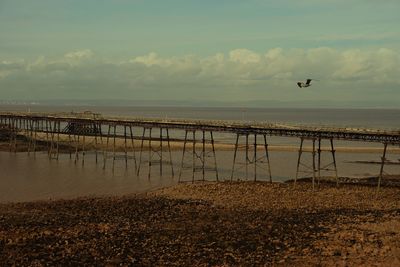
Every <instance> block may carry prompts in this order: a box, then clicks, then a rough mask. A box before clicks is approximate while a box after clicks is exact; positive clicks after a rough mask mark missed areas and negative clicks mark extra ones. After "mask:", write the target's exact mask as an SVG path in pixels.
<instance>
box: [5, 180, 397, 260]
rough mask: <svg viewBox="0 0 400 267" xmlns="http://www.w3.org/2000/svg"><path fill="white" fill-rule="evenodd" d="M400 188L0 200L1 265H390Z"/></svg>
mask: <svg viewBox="0 0 400 267" xmlns="http://www.w3.org/2000/svg"><path fill="white" fill-rule="evenodd" d="M399 191H400V189H399V188H389V187H384V188H381V190H380V192H379V193H378V194H376V188H375V187H367V186H357V185H353V186H350V185H341V186H339V187H338V188H336V187H335V186H332V185H328V184H321V185H320V187H318V188H317V189H316V190H315V191H312V188H311V186H310V184H309V183H298V184H297V185H296V187H295V188H294V187H293V185H292V184H281V183H273V184H269V183H261V182H260V183H253V182H237V183H229V182H223V183H214V182H210V183H194V184H184V183H181V184H178V185H175V186H172V187H168V188H164V189H158V190H155V191H152V192H147V193H144V194H137V195H128V196H115V197H84V198H78V199H73V200H57V201H40V202H25V203H10V204H2V205H0V229H1V230H0V247H1V250H0V251H1V254H0V261H1V262H3V264H5V265H35V266H41V265H65V264H67V265H76V264H77V265H81V266H89V265H96V264H98V265H107V266H117V265H128V264H130V265H141V266H150V265H179V266H209V265H212V266H238V265H240V266H254V265H277V266H305V265H307V266H360V265H363V266H377V265H380V266H395V265H398V264H399V263H400V262H399V259H400V250H399V247H400V246H399V245H400V231H399V229H400V227H399V226H400V194H399Z"/></svg>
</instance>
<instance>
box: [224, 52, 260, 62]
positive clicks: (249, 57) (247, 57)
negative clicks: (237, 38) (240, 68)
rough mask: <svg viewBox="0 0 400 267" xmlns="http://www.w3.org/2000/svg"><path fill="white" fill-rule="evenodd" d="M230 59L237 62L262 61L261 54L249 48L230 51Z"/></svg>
mask: <svg viewBox="0 0 400 267" xmlns="http://www.w3.org/2000/svg"><path fill="white" fill-rule="evenodd" d="M229 59H230V60H231V61H233V62H237V63H243V64H247V63H258V62H260V59H261V56H260V55H259V54H257V53H255V52H253V51H251V50H247V49H235V50H232V51H230V52H229Z"/></svg>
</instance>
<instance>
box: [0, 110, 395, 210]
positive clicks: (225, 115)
mask: <svg viewBox="0 0 400 267" xmlns="http://www.w3.org/2000/svg"><path fill="white" fill-rule="evenodd" d="M83 111H92V112H95V113H100V114H101V115H103V116H113V117H125V118H127V117H129V118H163V119H192V120H230V121H236V122H243V123H248V124H251V123H252V122H268V123H279V124H285V125H308V126H331V127H348V128H373V129H381V130H392V131H400V109H359V108H357V109H324V108H243V107H240V108H233V107H229V108H228V107H226V108H217V107H171V106H166V107H160V106H158V107H142V106H82V105H80V106H71V105H68V106H67V105H57V106H48V105H0V112H31V113H35V112H51V113H57V112H83ZM183 135H184V133H183V132H181V131H176V132H174V133H172V136H175V137H182V136H183ZM214 138H215V142H216V143H217V144H218V143H233V142H234V139H235V136H234V135H232V134H226V133H216V134H215V135H214ZM242 142H243V140H242ZM267 142H268V144H269V145H271V146H274V145H277V146H291V147H298V146H299V142H300V140H299V139H298V138H284V137H268V138H267ZM305 145H309V144H305ZM328 145H329V144H328V143H323V144H322V146H323V147H328ZM335 146H338V147H374V148H383V145H382V144H377V143H364V142H357V141H352V142H350V141H337V142H335ZM154 153H156V152H154ZM171 154H172V167H171V165H168V164H164V166H163V172H162V174H160V171H159V165H157V164H152V165H153V166H152V167H151V169H149V167H148V165H149V164H148V162H146V159H144V160H143V165H142V166H141V172H140V173H139V175H137V173H136V172H135V168H134V163H133V160H132V158H131V159H130V160H129V162H128V165H126V164H125V160H124V159H123V158H122V157H117V160H116V161H115V163H114V164H115V165H114V168H112V166H111V165H112V164H111V163H110V162H111V161H110V160H109V159H108V160H107V165H106V168H105V169H103V164H102V163H101V164H100V163H99V162H102V160H99V162H97V163H96V161H95V155H94V153H88V154H87V155H86V156H85V163H84V165H83V164H82V163H81V161H78V162H75V161H74V159H73V157H72V159H71V158H70V157H69V154H61V155H60V157H59V160H58V161H56V160H54V159H53V160H50V159H49V157H48V155H47V153H46V152H38V153H36V155H34V156H33V155H32V154H30V155H28V153H27V152H17V153H10V152H0V202H1V203H7V202H24V201H37V200H56V199H70V198H76V197H87V196H89V197H97V196H110V195H111V196H116V195H118V196H119V195H126V194H140V193H144V192H148V191H151V190H155V189H158V188H162V187H166V186H172V185H175V184H177V183H178V179H179V176H180V177H181V178H180V180H181V181H184V182H191V181H192V179H193V178H194V179H195V180H202V171H201V170H199V171H197V172H195V176H194V177H193V173H192V169H191V167H192V166H191V164H192V162H191V159H190V158H188V155H186V156H185V157H184V160H183V162H184V168H183V169H182V171H181V168H180V167H181V164H182V151H172V153H171ZM233 154H234V153H233V151H227V150H222V149H218V148H217V150H216V154H215V160H214V157H213V154H212V153H207V157H206V171H205V180H209V181H215V180H216V177H217V173H216V171H215V164H216V165H217V170H218V179H219V180H221V181H223V180H230V179H231V178H233V180H254V177H255V175H254V171H255V170H254V164H250V165H248V171H247V172H246V170H245V169H246V168H245V164H244V163H245V155H244V152H243V151H242V152H239V153H238V155H237V159H236V164H235V171H234V173H233V175H232V166H233ZM263 155H264V154H262V151H261V152H260V153H259V154H258V156H257V157H259V158H257V159H258V160H259V164H258V165H257V169H256V172H257V180H261V181H268V180H269V171H268V166H267V164H266V161H265V158H263V157H264V156H263ZM190 156H192V154H190ZM381 156H382V155H381V152H380V150H379V149H378V150H377V151H376V152H374V153H371V152H370V153H354V152H342V153H341V152H337V153H336V161H337V169H338V175H339V176H346V177H367V176H373V175H377V174H378V173H379V168H380V165H379V164H360V163H355V161H379V160H380V157H381ZM136 157H138V155H136ZM146 157H147V156H146ZM196 157H200V155H196ZM321 157H322V158H321V161H322V164H321V165H322V166H323V167H326V169H331V167H332V165H331V163H332V156H331V154H330V153H328V152H323V153H322V156H321ZM387 158H388V159H389V160H391V161H400V154H398V153H389V155H388V156H387ZM269 159H270V170H271V174H272V179H273V181H275V182H284V181H286V180H288V179H292V178H294V176H295V174H296V166H297V159H298V152H297V151H296V150H293V151H269ZM249 160H250V161H252V160H254V158H251V157H250V159H249ZM196 162H197V163H196V164H199V161H196ZM302 162H304V166H303V167H304V170H305V171H306V170H307V164H308V165H310V164H311V154H310V153H304V155H303V156H302ZM172 170H173V171H172ZM385 172H386V173H390V174H399V173H400V165H395V164H394V165H387V166H385ZM149 173H150V175H149ZM246 173H247V174H246ZM332 174H333V173H332V172H329V171H327V172H326V175H332ZM302 175H304V176H307V175H308V176H309V175H310V174H309V173H306V172H304V173H302ZM322 175H324V173H322ZM300 177H301V175H300Z"/></svg>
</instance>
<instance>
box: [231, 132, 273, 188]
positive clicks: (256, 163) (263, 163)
mask: <svg viewBox="0 0 400 267" xmlns="http://www.w3.org/2000/svg"><path fill="white" fill-rule="evenodd" d="M243 135H244V136H245V144H244V145H242V146H240V144H239V140H240V136H243ZM263 139H264V144H263V145H262V146H263V147H264V150H265V153H262V154H261V155H260V156H258V154H257V150H258V149H259V146H258V142H257V133H254V140H253V145H252V149H253V151H252V153H253V156H252V158H250V156H249V154H250V153H249V152H250V150H251V145H250V144H249V133H248V132H246V133H237V134H236V141H235V151H234V154H233V164H232V171H231V181H233V179H234V173H235V171H238V170H240V169H241V168H243V167H244V169H245V170H244V171H245V179H246V181H247V180H248V174H249V166H250V165H253V180H254V181H257V179H258V178H259V177H258V176H259V172H258V168H260V169H262V170H263V171H265V173H264V174H265V175H266V177H267V179H268V180H269V181H270V182H271V183H272V173H271V164H270V158H269V153H268V143H267V136H266V134H263ZM240 148H241V149H244V162H237V155H238V151H239V149H240ZM242 155H243V154H242ZM236 165H241V166H239V167H238V168H237V167H236ZM238 180H239V178H238Z"/></svg>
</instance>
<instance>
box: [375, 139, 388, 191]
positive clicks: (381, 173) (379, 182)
mask: <svg viewBox="0 0 400 267" xmlns="http://www.w3.org/2000/svg"><path fill="white" fill-rule="evenodd" d="M386 150H387V143H384V144H383V155H382V157H381V169H380V171H379V178H378V186H377V189H376V190H377V192H379V189H380V188H381V182H382V178H383V168H384V166H385V161H386Z"/></svg>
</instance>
